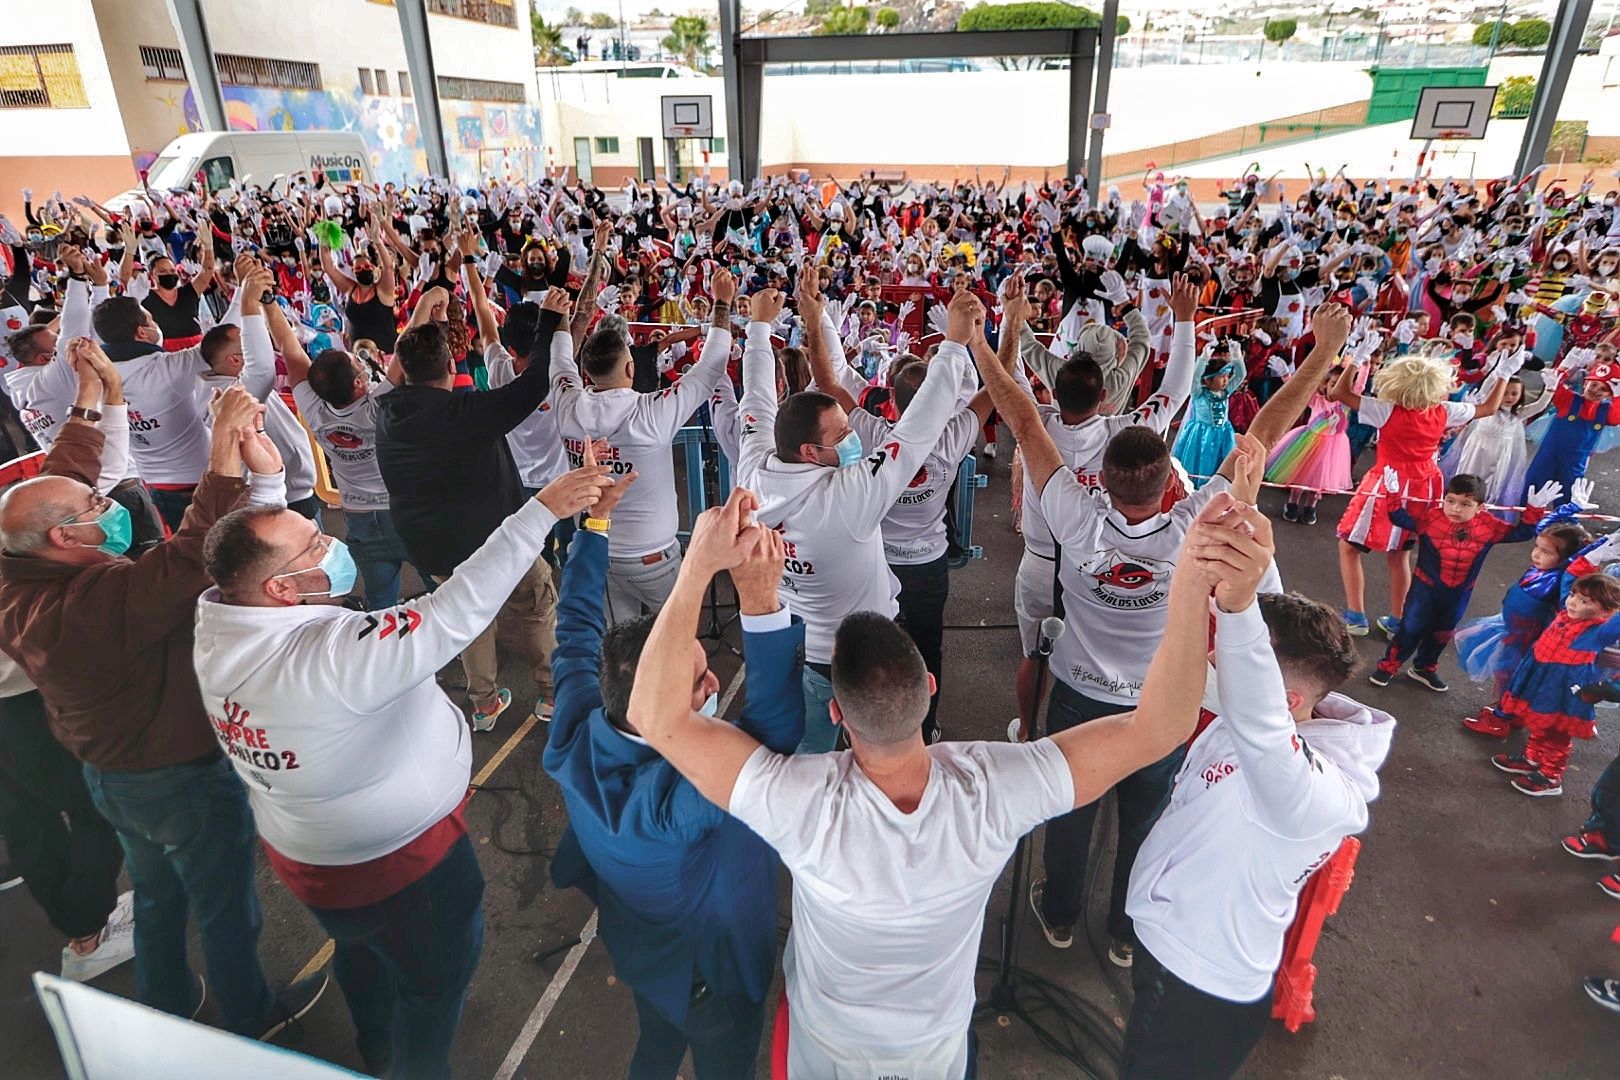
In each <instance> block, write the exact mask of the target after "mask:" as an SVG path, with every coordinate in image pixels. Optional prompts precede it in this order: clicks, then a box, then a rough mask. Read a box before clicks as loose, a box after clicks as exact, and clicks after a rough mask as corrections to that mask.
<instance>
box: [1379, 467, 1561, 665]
mask: <svg viewBox="0 0 1620 1080" xmlns="http://www.w3.org/2000/svg"><path fill="white" fill-rule="evenodd" d="M1383 477H1384V490H1385V491H1387V492H1388V493H1389V494H1391V495H1394V494H1396V493H1397V492H1399V491H1400V489H1401V478H1400V475H1399V474H1398V473H1396V471H1395V470H1394V469H1391V468H1389V467H1387V466H1386V467H1385V469H1384V474H1383ZM1560 491H1561V489H1560V488H1559V487H1558V485H1557V484H1556V483H1549V484H1548V485H1547V486H1546V487H1542V488H1537V489H1536V490H1535V491H1532V492H1531V493H1530V496H1529V503H1530V505H1529V506H1528V507H1527V508H1526V509H1525V511H1524V514H1523V516H1522V517H1521V518H1520V520H1519V523H1518V524H1517V525H1515V524H1513V523H1512V522H1509V521H1505V520H1503V519H1502V518H1499V517H1497V516H1496V515H1495V514H1485V513H1481V511H1482V510H1484V508H1485V482H1484V481H1483V480H1481V479H1480V478H1479V477H1477V476H1470V475H1469V474H1467V473H1459V474H1458V475H1456V476H1454V477H1452V478H1451V481H1450V482H1449V483H1448V484H1446V492H1445V495H1444V497H1443V498H1442V500H1441V502H1440V505H1438V506H1434V505H1429V504H1424V503H1414V504H1411V505H1409V506H1402V505H1400V504H1399V503H1394V504H1391V505H1390V508H1389V511H1388V512H1389V517H1390V520H1391V521H1392V522H1393V523H1394V524H1396V525H1398V526H1399V527H1401V528H1402V529H1406V530H1408V531H1410V532H1411V533H1412V534H1413V535H1415V536H1416V537H1417V538H1418V556H1417V569H1416V570H1414V571H1413V574H1412V579H1413V580H1412V588H1411V589H1410V590H1409V591H1408V592H1407V594H1406V605H1405V606H1404V607H1403V608H1402V609H1401V621H1400V625H1399V626H1397V627H1396V629H1395V632H1394V633H1393V634H1391V635H1390V643H1389V648H1388V650H1386V651H1385V653H1384V658H1383V659H1382V660H1380V661H1378V667H1377V669H1376V670H1375V671H1374V672H1373V673H1372V675H1371V676H1370V677H1369V681H1370V682H1371V683H1372V684H1373V685H1374V686H1388V685H1389V680H1390V679H1392V678H1394V677H1395V673H1396V672H1398V671H1400V670H1401V665H1402V664H1404V663H1406V661H1407V660H1408V659H1410V660H1411V661H1412V667H1411V669H1410V670H1409V671H1408V672H1407V674H1409V675H1410V676H1411V677H1412V678H1413V679H1415V680H1416V681H1418V682H1420V683H1422V684H1423V685H1424V686H1427V687H1428V688H1429V689H1430V690H1433V691H1436V692H1437V693H1444V692H1445V691H1446V690H1447V689H1449V687H1447V686H1446V681H1445V680H1444V679H1442V678H1441V677H1440V672H1439V671H1438V670H1437V668H1438V665H1439V663H1440V653H1441V652H1442V651H1444V650H1445V647H1446V645H1447V643H1449V642H1450V641H1451V636H1452V634H1453V633H1455V632H1456V629H1457V623H1458V621H1459V620H1460V619H1461V618H1462V617H1463V612H1465V611H1467V610H1468V601H1469V599H1470V598H1471V597H1472V596H1473V595H1474V583H1475V582H1476V581H1478V580H1479V571H1480V567H1482V566H1484V565H1485V556H1486V555H1488V554H1490V550H1491V548H1493V547H1495V546H1496V545H1497V544H1513V543H1518V542H1520V541H1523V540H1529V539H1530V538H1531V537H1532V536H1534V535H1535V532H1536V523H1537V522H1539V521H1540V520H1541V519H1542V518H1543V517H1545V516H1546V514H1547V507H1549V506H1551V505H1552V502H1553V500H1554V499H1556V498H1557V497H1558V496H1559V494H1560Z"/></svg>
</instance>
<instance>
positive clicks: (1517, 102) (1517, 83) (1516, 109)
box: [1491, 75, 1536, 116]
mask: <svg viewBox="0 0 1620 1080" xmlns="http://www.w3.org/2000/svg"><path fill="white" fill-rule="evenodd" d="M1535 100H1536V80H1535V79H1534V78H1533V77H1531V76H1529V75H1509V76H1508V77H1507V78H1505V79H1503V80H1502V83H1501V85H1500V86H1498V87H1497V88H1496V101H1495V102H1494V103H1493V104H1492V105H1491V115H1492V116H1529V115H1530V107H1531V106H1532V105H1533V104H1535Z"/></svg>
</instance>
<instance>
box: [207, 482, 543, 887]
mask: <svg viewBox="0 0 1620 1080" xmlns="http://www.w3.org/2000/svg"><path fill="white" fill-rule="evenodd" d="M556 523H557V518H556V516H555V515H554V514H552V513H551V511H550V510H548V509H546V507H545V506H544V505H543V504H541V503H540V502H539V501H538V500H535V499H529V500H528V501H526V502H525V503H524V504H523V506H522V508H521V509H519V510H518V511H517V512H516V513H514V514H513V515H512V516H511V517H509V518H507V520H506V521H505V522H503V523H502V524H501V527H500V528H498V529H496V530H495V532H494V533H492V534H491V535H490V538H489V539H488V540H487V541H485V542H484V546H483V547H481V548H479V549H478V550H477V551H476V552H475V553H474V554H473V555H472V557H471V558H469V559H467V560H466V561H465V562H463V563H462V564H461V565H460V566H459V567H457V568H456V572H455V574H454V575H453V576H451V577H450V579H449V580H447V581H446V582H445V583H444V584H443V585H441V586H439V588H438V589H437V590H435V591H434V592H433V593H432V594H431V595H429V596H423V597H420V598H418V599H416V600H413V601H412V602H410V603H408V604H401V605H399V606H398V607H394V608H390V609H387V610H384V611H376V612H361V611H350V610H349V609H348V608H344V607H338V606H335V605H329V604H307V605H300V606H297V607H286V608H264V607H243V606H240V605H235V604H226V603H224V602H223V601H222V600H221V598H220V594H219V590H218V589H210V590H208V591H207V592H205V593H203V595H202V597H201V599H199V600H198V603H197V628H196V645H195V647H194V656H195V659H196V664H197V682H198V685H199V686H200V687H201V688H202V698H203V704H204V706H205V707H206V708H207V710H208V715H209V719H210V720H211V721H212V722H213V725H214V734H215V737H216V738H218V739H219V741H220V745H221V746H223V747H224V749H225V751H226V753H227V754H229V755H230V758H231V763H232V764H233V765H234V766H235V767H236V771H237V773H238V774H239V775H240V776H241V777H242V781H243V783H244V784H246V786H247V791H248V800H249V802H250V803H251V804H252V806H253V816H254V819H255V820H256V821H257V823H258V829H259V835H261V836H262V837H264V839H265V841H266V842H267V843H268V844H269V845H270V846H271V847H273V848H275V850H276V851H278V852H280V853H281V854H282V855H285V856H287V857H288V858H290V859H295V860H297V861H299V862H302V863H309V864H311V865H314V866H351V865H353V864H355V863H362V862H367V861H369V860H371V859H375V858H379V857H381V856H383V855H387V854H388V853H390V852H392V851H397V850H399V849H400V848H401V847H404V846H405V845H406V844H408V843H410V842H411V841H412V840H414V839H416V838H417V837H418V836H420V835H421V834H422V833H423V832H424V831H426V830H427V829H428V828H429V827H430V826H432V825H433V824H435V823H436V822H438V821H439V820H440V819H442V818H443V817H444V816H445V815H446V814H448V813H450V812H451V811H452V810H454V809H455V808H456V806H457V805H458V804H459V803H460V802H461V799H462V797H463V796H464V795H465V794H466V792H467V779H468V776H469V774H470V772H471V769H472V745H471V741H470V739H469V736H468V731H467V724H466V720H465V719H464V718H463V717H462V714H461V710H460V709H458V708H457V707H456V706H455V705H454V704H452V703H451V701H450V699H449V698H448V697H446V696H445V693H444V691H443V690H440V689H439V686H438V683H437V682H435V681H434V673H435V672H437V671H438V670H439V668H441V667H443V666H444V665H445V664H447V663H449V661H450V660H451V659H452V658H453V657H454V656H456V654H457V653H459V652H460V651H461V650H462V649H463V648H465V647H466V646H467V644H468V643H469V642H471V641H472V640H473V639H474V638H476V637H477V636H478V635H479V634H481V633H483V631H484V630H485V628H487V627H488V626H489V624H490V623H491V621H493V620H494V618H495V613H496V612H497V611H498V610H499V609H500V606H501V604H502V603H503V602H504V601H505V599H506V597H507V596H509V595H510V594H511V592H512V589H513V588H514V587H515V586H516V585H517V583H518V580H519V579H520V578H522V576H523V575H524V573H525V572H527V571H528V569H529V568H530V567H531V566H532V565H533V564H534V560H535V558H536V556H538V555H539V554H540V550H541V548H542V547H544V546H545V542H546V537H547V536H548V535H549V534H550V532H551V529H552V526H554V525H555V524H556Z"/></svg>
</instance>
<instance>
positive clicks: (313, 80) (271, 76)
mask: <svg viewBox="0 0 1620 1080" xmlns="http://www.w3.org/2000/svg"><path fill="white" fill-rule="evenodd" d="M214 63H215V65H216V66H217V67H218V68H219V81H220V82H222V83H224V84H225V85H226V86H274V87H280V88H281V89H283V90H320V89H321V88H322V86H321V69H320V65H318V64H311V63H308V62H307V61H304V60H271V59H269V58H267V57H263V56H236V55H234V54H231V53H215V54H214Z"/></svg>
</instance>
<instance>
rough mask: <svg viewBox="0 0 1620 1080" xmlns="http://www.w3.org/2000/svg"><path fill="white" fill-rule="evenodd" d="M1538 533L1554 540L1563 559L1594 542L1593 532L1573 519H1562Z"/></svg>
mask: <svg viewBox="0 0 1620 1080" xmlns="http://www.w3.org/2000/svg"><path fill="white" fill-rule="evenodd" d="M1537 535H1539V536H1545V537H1546V538H1547V539H1548V540H1550V541H1552V544H1553V546H1554V547H1556V548H1557V549H1558V556H1559V558H1561V559H1569V558H1571V557H1573V556H1574V554H1575V553H1576V552H1577V551H1579V550H1581V548H1583V547H1585V546H1586V545H1587V544H1590V543H1591V542H1592V534H1591V533H1589V532H1587V531H1586V529H1585V527H1583V526H1581V525H1577V524H1576V523H1575V522H1573V521H1560V522H1558V523H1557V524H1556V525H1548V526H1547V527H1546V528H1545V529H1542V530H1541V532H1540V533H1538V534H1537Z"/></svg>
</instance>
